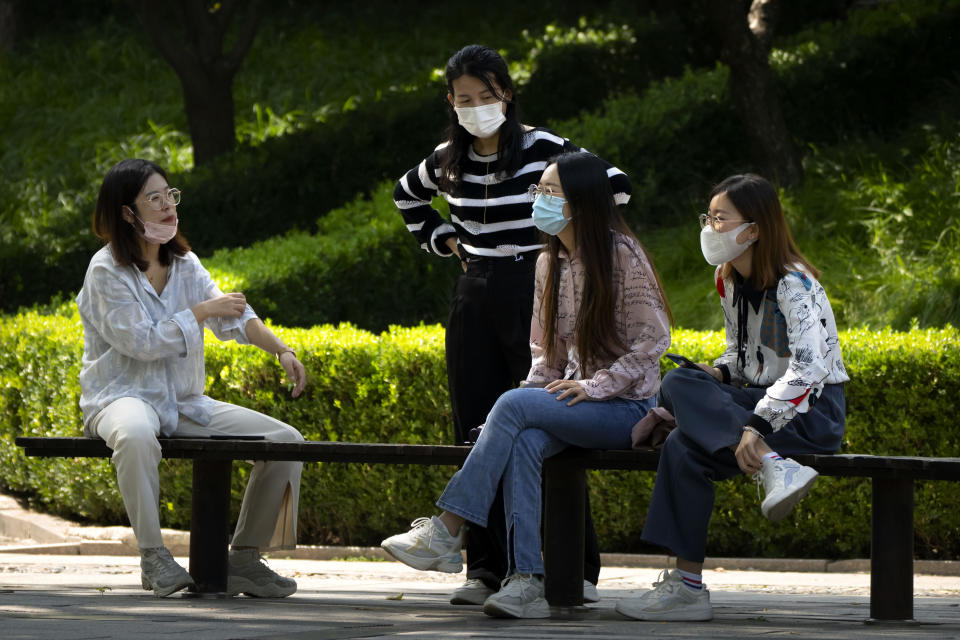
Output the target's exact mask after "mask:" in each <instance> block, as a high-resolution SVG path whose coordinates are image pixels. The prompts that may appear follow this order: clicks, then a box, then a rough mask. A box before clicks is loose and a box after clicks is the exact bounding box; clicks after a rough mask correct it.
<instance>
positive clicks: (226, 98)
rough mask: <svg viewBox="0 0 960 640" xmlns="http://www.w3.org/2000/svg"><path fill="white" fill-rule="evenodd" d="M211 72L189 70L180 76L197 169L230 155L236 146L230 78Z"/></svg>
mask: <svg viewBox="0 0 960 640" xmlns="http://www.w3.org/2000/svg"><path fill="white" fill-rule="evenodd" d="M211 71H213V70H210V69H207V70H204V69H200V68H199V67H191V68H189V69H186V70H183V71H181V72H179V76H180V86H181V87H182V88H183V106H184V111H185V112H186V115H187V126H188V128H189V129H190V140H191V141H192V142H193V163H194V165H197V166H199V165H202V164H206V163H207V162H209V161H210V160H211V159H213V158H215V157H217V156H219V155H223V154H225V153H229V152H231V151H233V149H234V148H235V147H236V144H237V137H236V129H235V127H234V124H235V123H234V105H233V74H232V73H230V74H224V73H216V72H215V71H214V72H211Z"/></svg>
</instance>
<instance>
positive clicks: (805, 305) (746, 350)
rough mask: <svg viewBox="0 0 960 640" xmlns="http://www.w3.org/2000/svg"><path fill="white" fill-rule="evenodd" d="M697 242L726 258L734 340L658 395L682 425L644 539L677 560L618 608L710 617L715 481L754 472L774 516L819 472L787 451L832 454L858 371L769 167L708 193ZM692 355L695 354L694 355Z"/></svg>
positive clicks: (721, 260)
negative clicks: (847, 385) (706, 565)
mask: <svg viewBox="0 0 960 640" xmlns="http://www.w3.org/2000/svg"><path fill="white" fill-rule="evenodd" d="M710 195H711V200H710V210H709V211H708V212H707V213H705V214H702V215H701V216H700V225H701V227H702V231H701V235H700V244H701V247H702V249H703V255H704V257H705V258H706V260H707V262H708V263H710V264H712V265H718V266H717V270H716V276H715V278H716V285H717V292H718V293H719V294H720V306H721V308H722V309H723V317H724V325H725V328H726V349H725V350H724V352H723V354H721V355H720V357H719V358H717V359H716V360H715V361H714V363H713V366H710V365H707V364H699V365H696V366H692V367H689V368H677V369H674V370H672V371H670V372H669V373H668V374H667V375H666V376H664V379H663V387H662V389H661V392H660V401H661V404H662V405H663V406H664V407H666V408H667V409H668V410H669V411H670V412H672V413H673V415H674V417H675V418H676V422H677V428H676V429H675V430H674V431H673V432H672V433H671V434H670V436H669V437H668V438H667V440H666V443H665V444H664V446H663V450H662V451H661V453H660V465H659V468H658V470H657V481H656V484H655V485H654V490H653V497H652V499H651V502H650V508H649V510H648V512H647V519H646V522H645V524H644V528H643V534H642V537H643V539H644V540H646V541H647V542H652V543H654V544H659V545H662V546H664V547H667V548H669V549H670V550H671V551H672V552H673V553H674V554H675V555H676V556H677V569H676V570H675V571H672V572H667V573H666V575H665V577H664V579H662V580H661V581H659V582H657V583H656V584H655V585H654V586H655V588H654V589H653V590H651V591H648V592H646V593H645V594H643V595H642V596H640V597H639V598H635V599H630V600H622V601H620V602H619V603H617V611H619V612H620V613H622V614H624V615H626V616H628V617H631V618H636V619H638V620H709V619H710V618H711V617H712V609H711V606H710V594H709V592H708V591H707V589H706V587H705V586H704V585H703V582H702V579H701V572H702V567H703V559H704V555H705V551H706V540H707V525H708V523H709V521H710V513H711V511H712V509H713V498H714V481H716V480H722V479H725V478H731V477H734V476H736V475H739V474H741V473H746V474H749V475H756V477H757V482H758V483H760V482H762V483H763V485H764V489H765V491H766V496H765V497H764V500H763V502H762V503H761V505H760V508H761V511H762V512H763V515H764V516H766V517H767V518H768V519H770V520H771V521H774V522H776V521H778V520H780V519H782V518H784V517H785V516H786V515H787V514H788V513H789V512H790V511H791V510H792V509H793V507H794V506H795V505H796V504H797V502H799V501H800V500H801V499H802V498H803V497H804V496H805V495H806V494H807V492H809V490H810V488H811V486H812V485H813V483H814V481H815V480H816V477H817V472H816V471H814V470H813V469H811V468H810V467H805V466H803V465H800V464H798V463H797V462H795V461H793V460H791V459H790V458H786V459H784V458H781V456H780V454H781V453H782V454H783V455H791V454H800V453H834V452H836V451H837V449H839V448H840V441H841V438H842V437H843V429H844V422H845V419H844V416H845V411H846V404H845V400H844V393H843V383H844V382H846V381H847V380H849V378H848V377H847V372H846V369H845V368H844V366H843V358H842V357H841V355H840V341H839V338H838V335H837V325H836V322H835V321H834V317H833V311H832V310H831V308H830V301H829V300H828V299H827V296H826V293H825V292H824V290H823V287H822V286H820V283H819V282H817V278H818V277H819V272H818V271H817V270H816V269H815V268H814V267H813V265H811V264H810V262H808V261H807V259H806V258H804V257H803V255H802V254H801V253H800V251H799V250H798V249H797V247H796V244H794V241H793V237H792V235H791V234H790V228H789V227H788V226H787V221H786V218H785V217H784V215H783V209H782V208H781V207H780V201H779V199H778V198H777V192H776V190H775V189H774V188H773V186H772V185H770V183H769V182H767V181H766V180H764V179H763V178H761V177H760V176H756V175H752V174H746V175H736V176H731V177H729V178H727V179H726V180H724V181H723V182H721V183H720V184H719V185H717V186H716V187H715V188H714V189H713V192H712V193H711V194H710ZM691 364H692V363H691Z"/></svg>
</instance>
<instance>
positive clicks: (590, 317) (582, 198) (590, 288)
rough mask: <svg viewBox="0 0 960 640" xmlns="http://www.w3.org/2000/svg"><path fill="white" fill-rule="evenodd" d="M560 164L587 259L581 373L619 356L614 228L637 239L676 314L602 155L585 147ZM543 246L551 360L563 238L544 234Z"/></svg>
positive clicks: (544, 314) (543, 307)
mask: <svg viewBox="0 0 960 640" xmlns="http://www.w3.org/2000/svg"><path fill="white" fill-rule="evenodd" d="M554 162H556V165H557V174H558V175H559V177H560V185H561V186H562V187H563V195H564V197H565V199H566V201H567V204H569V205H570V211H571V214H572V218H571V220H570V224H571V225H573V234H574V239H575V243H576V248H577V254H578V256H579V258H580V260H581V261H582V262H583V272H584V283H583V297H582V299H581V302H580V307H579V308H578V309H577V318H576V321H575V324H574V333H575V340H576V344H577V353H579V354H580V362H581V366H582V367H583V373H584V374H585V375H586V373H587V370H588V368H590V367H591V366H592V365H593V364H594V363H595V362H597V361H600V360H602V359H603V358H607V357H611V356H615V355H616V349H618V348H619V349H624V348H626V347H627V346H628V345H624V344H621V342H620V338H619V337H618V336H617V328H616V322H615V319H614V309H615V306H616V296H617V292H616V290H615V289H614V283H613V271H614V261H615V260H616V248H615V246H614V236H613V233H612V231H618V232H620V233H622V234H624V235H627V236H629V237H631V238H633V239H634V240H636V241H637V244H638V245H640V249H641V250H642V251H643V255H644V258H646V261H647V264H648V265H649V266H650V272H651V273H650V275H652V276H653V280H654V281H655V282H656V288H657V292H658V293H659V294H660V300H661V302H662V303H663V307H664V310H665V311H666V313H667V317H668V318H669V319H670V323H671V324H672V323H673V314H672V313H671V311H670V304H669V303H668V302H667V296H666V294H665V293H664V292H663V286H662V284H661V282H660V274H658V273H657V269H656V267H654V265H653V261H652V260H651V259H650V255H649V254H648V253H647V250H646V248H645V247H644V246H643V244H642V243H641V242H640V241H639V240H638V239H637V237H636V236H635V235H634V234H633V232H632V231H631V230H630V228H629V227H628V226H627V223H626V222H625V221H624V219H623V216H622V215H621V214H620V209H619V208H618V207H617V205H616V202H615V201H614V198H613V188H612V187H611V186H610V178H609V177H608V176H607V169H606V165H605V164H604V162H603V161H602V160H600V158H598V157H597V156H595V155H593V154H592V153H588V152H585V151H578V152H574V153H565V154H562V155H560V156H557V157H556V158H555V159H554V160H552V161H551V164H552V163H554ZM545 244H546V246H545V247H544V248H543V249H542V251H543V252H545V253H546V254H547V255H548V256H549V261H548V263H547V279H546V282H545V287H544V288H545V295H544V296H543V298H542V299H541V300H540V317H541V318H543V322H544V344H545V345H546V349H547V359H548V360H553V358H554V356H555V355H556V354H554V353H553V352H552V350H553V349H554V347H555V345H556V339H555V336H556V331H557V311H558V305H559V297H560V258H559V254H560V248H561V246H562V244H561V242H560V239H559V238H557V237H556V236H551V235H548V236H547V237H546V242H545Z"/></svg>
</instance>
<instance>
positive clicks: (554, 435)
mask: <svg viewBox="0 0 960 640" xmlns="http://www.w3.org/2000/svg"><path fill="white" fill-rule="evenodd" d="M568 401H569V399H567V398H565V399H563V400H560V401H558V400H557V398H556V394H551V393H550V392H548V391H547V390H546V389H536V388H526V389H513V390H511V391H508V392H506V393H505V394H503V395H502V396H500V399H499V400H497V402H496V404H495V405H494V406H493V409H491V410H490V413H489V415H488V416H487V422H486V423H485V425H484V427H483V430H482V431H481V432H480V438H479V439H478V440H477V443H476V444H475V445H474V446H473V450H472V451H471V452H470V455H469V456H467V460H466V462H465V463H464V465H463V467H462V468H461V469H460V470H459V471H457V473H456V474H454V476H453V477H452V478H451V479H450V482H449V483H447V488H446V489H444V491H443V494H442V495H441V496H440V499H439V500H438V501H437V506H438V507H440V508H441V509H444V510H445V511H449V512H450V513H454V514H456V515H458V516H460V517H462V518H464V519H466V520H468V521H469V522H473V523H476V524H478V525H480V526H486V525H487V514H488V513H489V511H490V505H491V504H492V503H493V499H494V497H495V496H496V493H497V485H498V483H499V482H500V480H501V479H502V480H503V503H504V514H505V515H506V521H507V545H508V549H509V553H508V559H509V562H510V569H509V570H508V572H507V573H508V575H509V574H511V573H533V574H540V575H543V573H544V570H543V559H542V558H541V556H540V513H541V509H542V505H541V502H542V496H541V489H540V478H541V469H542V467H543V461H544V460H545V459H546V458H549V457H550V456H554V455H556V454H558V453H560V452H561V451H563V450H564V449H566V448H567V447H569V446H575V447H583V448H587V449H629V448H630V444H631V443H630V431H631V429H632V428H633V425H634V424H636V422H637V421H638V420H640V418H642V417H643V416H645V415H646V414H647V411H649V409H650V408H651V407H653V406H655V405H656V397H651V398H647V399H645V400H626V399H622V398H614V399H611V400H604V401H600V402H593V401H589V400H584V401H582V402H579V403H577V404H575V405H573V406H572V407H570V406H567V402H568Z"/></svg>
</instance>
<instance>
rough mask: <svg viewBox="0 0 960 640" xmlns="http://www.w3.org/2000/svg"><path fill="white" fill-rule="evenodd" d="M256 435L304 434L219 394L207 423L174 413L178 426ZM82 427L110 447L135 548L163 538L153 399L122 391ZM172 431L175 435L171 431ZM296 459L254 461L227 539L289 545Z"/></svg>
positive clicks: (296, 437)
mask: <svg viewBox="0 0 960 640" xmlns="http://www.w3.org/2000/svg"><path fill="white" fill-rule="evenodd" d="M205 429H209V430H212V431H216V432H217V433H222V434H234V435H262V436H264V438H266V439H267V440H277V441H285V442H296V441H302V440H303V436H301V435H300V433H299V432H298V431H297V430H296V429H294V428H293V427H291V426H289V425H287V424H284V423H283V422H280V421H279V420H275V419H273V418H271V417H270V416H265V415H263V414H262V413H257V412H256V411H252V410H250V409H245V408H244V407H238V406H236V405H232V404H228V403H226V402H218V403H217V406H216V407H215V408H214V410H213V415H212V418H211V421H210V424H209V425H208V426H206V427H204V426H201V425H199V424H197V423H196V422H194V421H193V420H190V419H189V418H186V417H184V416H182V415H181V416H180V423H179V425H178V430H183V431H184V432H189V433H190V434H195V433H197V431H198V430H201V431H202V430H205ZM85 431H86V434H87V435H88V436H97V437H100V438H102V439H103V440H105V441H106V443H107V446H108V447H110V448H111V449H113V465H114V467H116V469H117V484H118V485H119V487H120V495H121V496H123V504H124V506H125V507H126V509H127V516H128V517H129V518H130V524H131V525H132V527H133V534H134V535H135V536H136V537H137V545H138V546H139V547H140V548H141V549H148V548H151V547H159V546H162V545H163V539H162V537H161V535H160V514H159V501H160V477H159V472H158V471H157V466H158V465H159V464H160V459H161V451H160V443H159V442H158V441H157V435H158V434H159V433H160V419H159V418H158V417H157V413H156V412H155V411H154V410H153V407H151V406H150V405H148V404H147V403H145V402H143V401H142V400H140V399H138V398H120V399H118V400H116V401H114V402H112V403H111V404H110V405H109V406H107V407H105V408H104V409H103V410H102V411H100V413H98V414H97V415H96V416H95V417H94V418H93V420H91V421H90V423H89V424H88V425H87V428H86V430H85ZM176 435H177V434H176V433H174V434H173V437H176ZM302 469H303V463H301V462H282V461H275V462H263V461H260V462H255V463H254V465H253V472H252V473H251V474H250V480H249V482H248V483H247V490H246V492H245V493H244V495H243V504H242V505H241V507H240V517H239V519H238V520H237V529H236V531H235V532H234V535H233V541H232V544H233V545H235V546H238V547H257V548H259V549H261V550H268V549H292V548H294V547H295V546H296V543H297V505H298V502H299V498H300V473H301V471H302Z"/></svg>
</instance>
